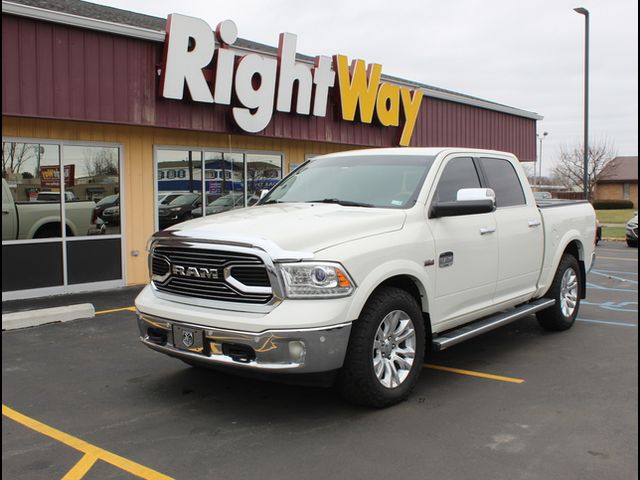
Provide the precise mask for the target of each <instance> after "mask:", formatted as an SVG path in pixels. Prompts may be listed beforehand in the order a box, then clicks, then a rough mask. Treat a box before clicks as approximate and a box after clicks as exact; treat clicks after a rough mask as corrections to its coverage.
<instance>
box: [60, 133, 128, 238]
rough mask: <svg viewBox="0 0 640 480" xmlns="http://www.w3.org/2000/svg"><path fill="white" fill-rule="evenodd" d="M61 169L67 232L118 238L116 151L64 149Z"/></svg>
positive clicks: (117, 165) (118, 179)
mask: <svg viewBox="0 0 640 480" xmlns="http://www.w3.org/2000/svg"><path fill="white" fill-rule="evenodd" d="M63 165H64V178H65V207H64V208H65V210H64V212H65V219H66V222H67V232H69V231H71V232H72V235H73V236H80V235H91V234H96V233H102V234H119V233H120V162H119V150H118V148H115V147H89V146H76V145H73V146H68V145H65V146H64V158H63Z"/></svg>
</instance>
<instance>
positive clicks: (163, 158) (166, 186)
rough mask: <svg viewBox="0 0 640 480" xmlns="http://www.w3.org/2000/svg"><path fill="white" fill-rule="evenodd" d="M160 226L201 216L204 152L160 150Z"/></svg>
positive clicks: (157, 157) (158, 166) (157, 159)
mask: <svg viewBox="0 0 640 480" xmlns="http://www.w3.org/2000/svg"><path fill="white" fill-rule="evenodd" d="M156 162H157V178H158V204H157V205H158V225H159V227H160V229H164V228H167V227H170V226H171V225H174V224H176V223H179V222H184V221H185V220H189V219H191V218H193V217H194V216H201V215H202V152H200V151H194V150H158V151H157V152H156Z"/></svg>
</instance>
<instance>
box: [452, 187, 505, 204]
mask: <svg viewBox="0 0 640 480" xmlns="http://www.w3.org/2000/svg"><path fill="white" fill-rule="evenodd" d="M477 200H491V201H493V203H494V204H495V203H496V192H494V191H493V189H492V188H461V189H460V190H458V193H457V194H456V201H458V202H473V201H477Z"/></svg>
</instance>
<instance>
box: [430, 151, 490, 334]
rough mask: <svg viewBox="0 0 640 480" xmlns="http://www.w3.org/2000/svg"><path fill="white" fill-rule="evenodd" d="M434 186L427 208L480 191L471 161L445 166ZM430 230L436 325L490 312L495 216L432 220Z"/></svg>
mask: <svg viewBox="0 0 640 480" xmlns="http://www.w3.org/2000/svg"><path fill="white" fill-rule="evenodd" d="M436 185H437V187H436V190H435V193H434V195H433V198H432V199H431V201H430V203H429V205H430V204H431V203H433V202H451V201H455V200H456V199H457V193H458V190H459V189H461V188H480V187H481V183H480V178H479V175H478V171H477V169H476V165H475V162H474V160H473V159H472V158H471V157H454V158H450V159H448V160H446V161H445V164H444V165H443V168H442V169H441V170H440V176H439V179H438V180H437V183H436ZM429 225H430V226H431V228H432V232H433V236H434V239H435V246H436V258H435V259H434V261H435V265H434V271H435V299H434V301H433V302H432V304H431V318H433V319H434V322H436V323H441V322H447V321H450V320H454V319H457V318H460V317H462V316H464V315H465V314H469V313H472V312H474V311H477V310H479V309H482V308H485V307H488V306H490V305H491V304H492V301H493V294H494V291H495V288H496V280H497V275H498V240H497V236H496V235H495V231H496V221H495V217H494V215H493V213H481V214H475V215H460V216H453V217H441V218H432V219H430V220H429ZM452 326H453V325H452Z"/></svg>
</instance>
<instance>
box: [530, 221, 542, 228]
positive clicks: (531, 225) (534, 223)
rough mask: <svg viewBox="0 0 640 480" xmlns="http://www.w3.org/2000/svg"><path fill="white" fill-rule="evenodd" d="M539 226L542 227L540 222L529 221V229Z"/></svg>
mask: <svg viewBox="0 0 640 480" xmlns="http://www.w3.org/2000/svg"><path fill="white" fill-rule="evenodd" d="M540 225H542V222H541V221H540V220H529V227H530V228H534V227H539V226H540Z"/></svg>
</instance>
